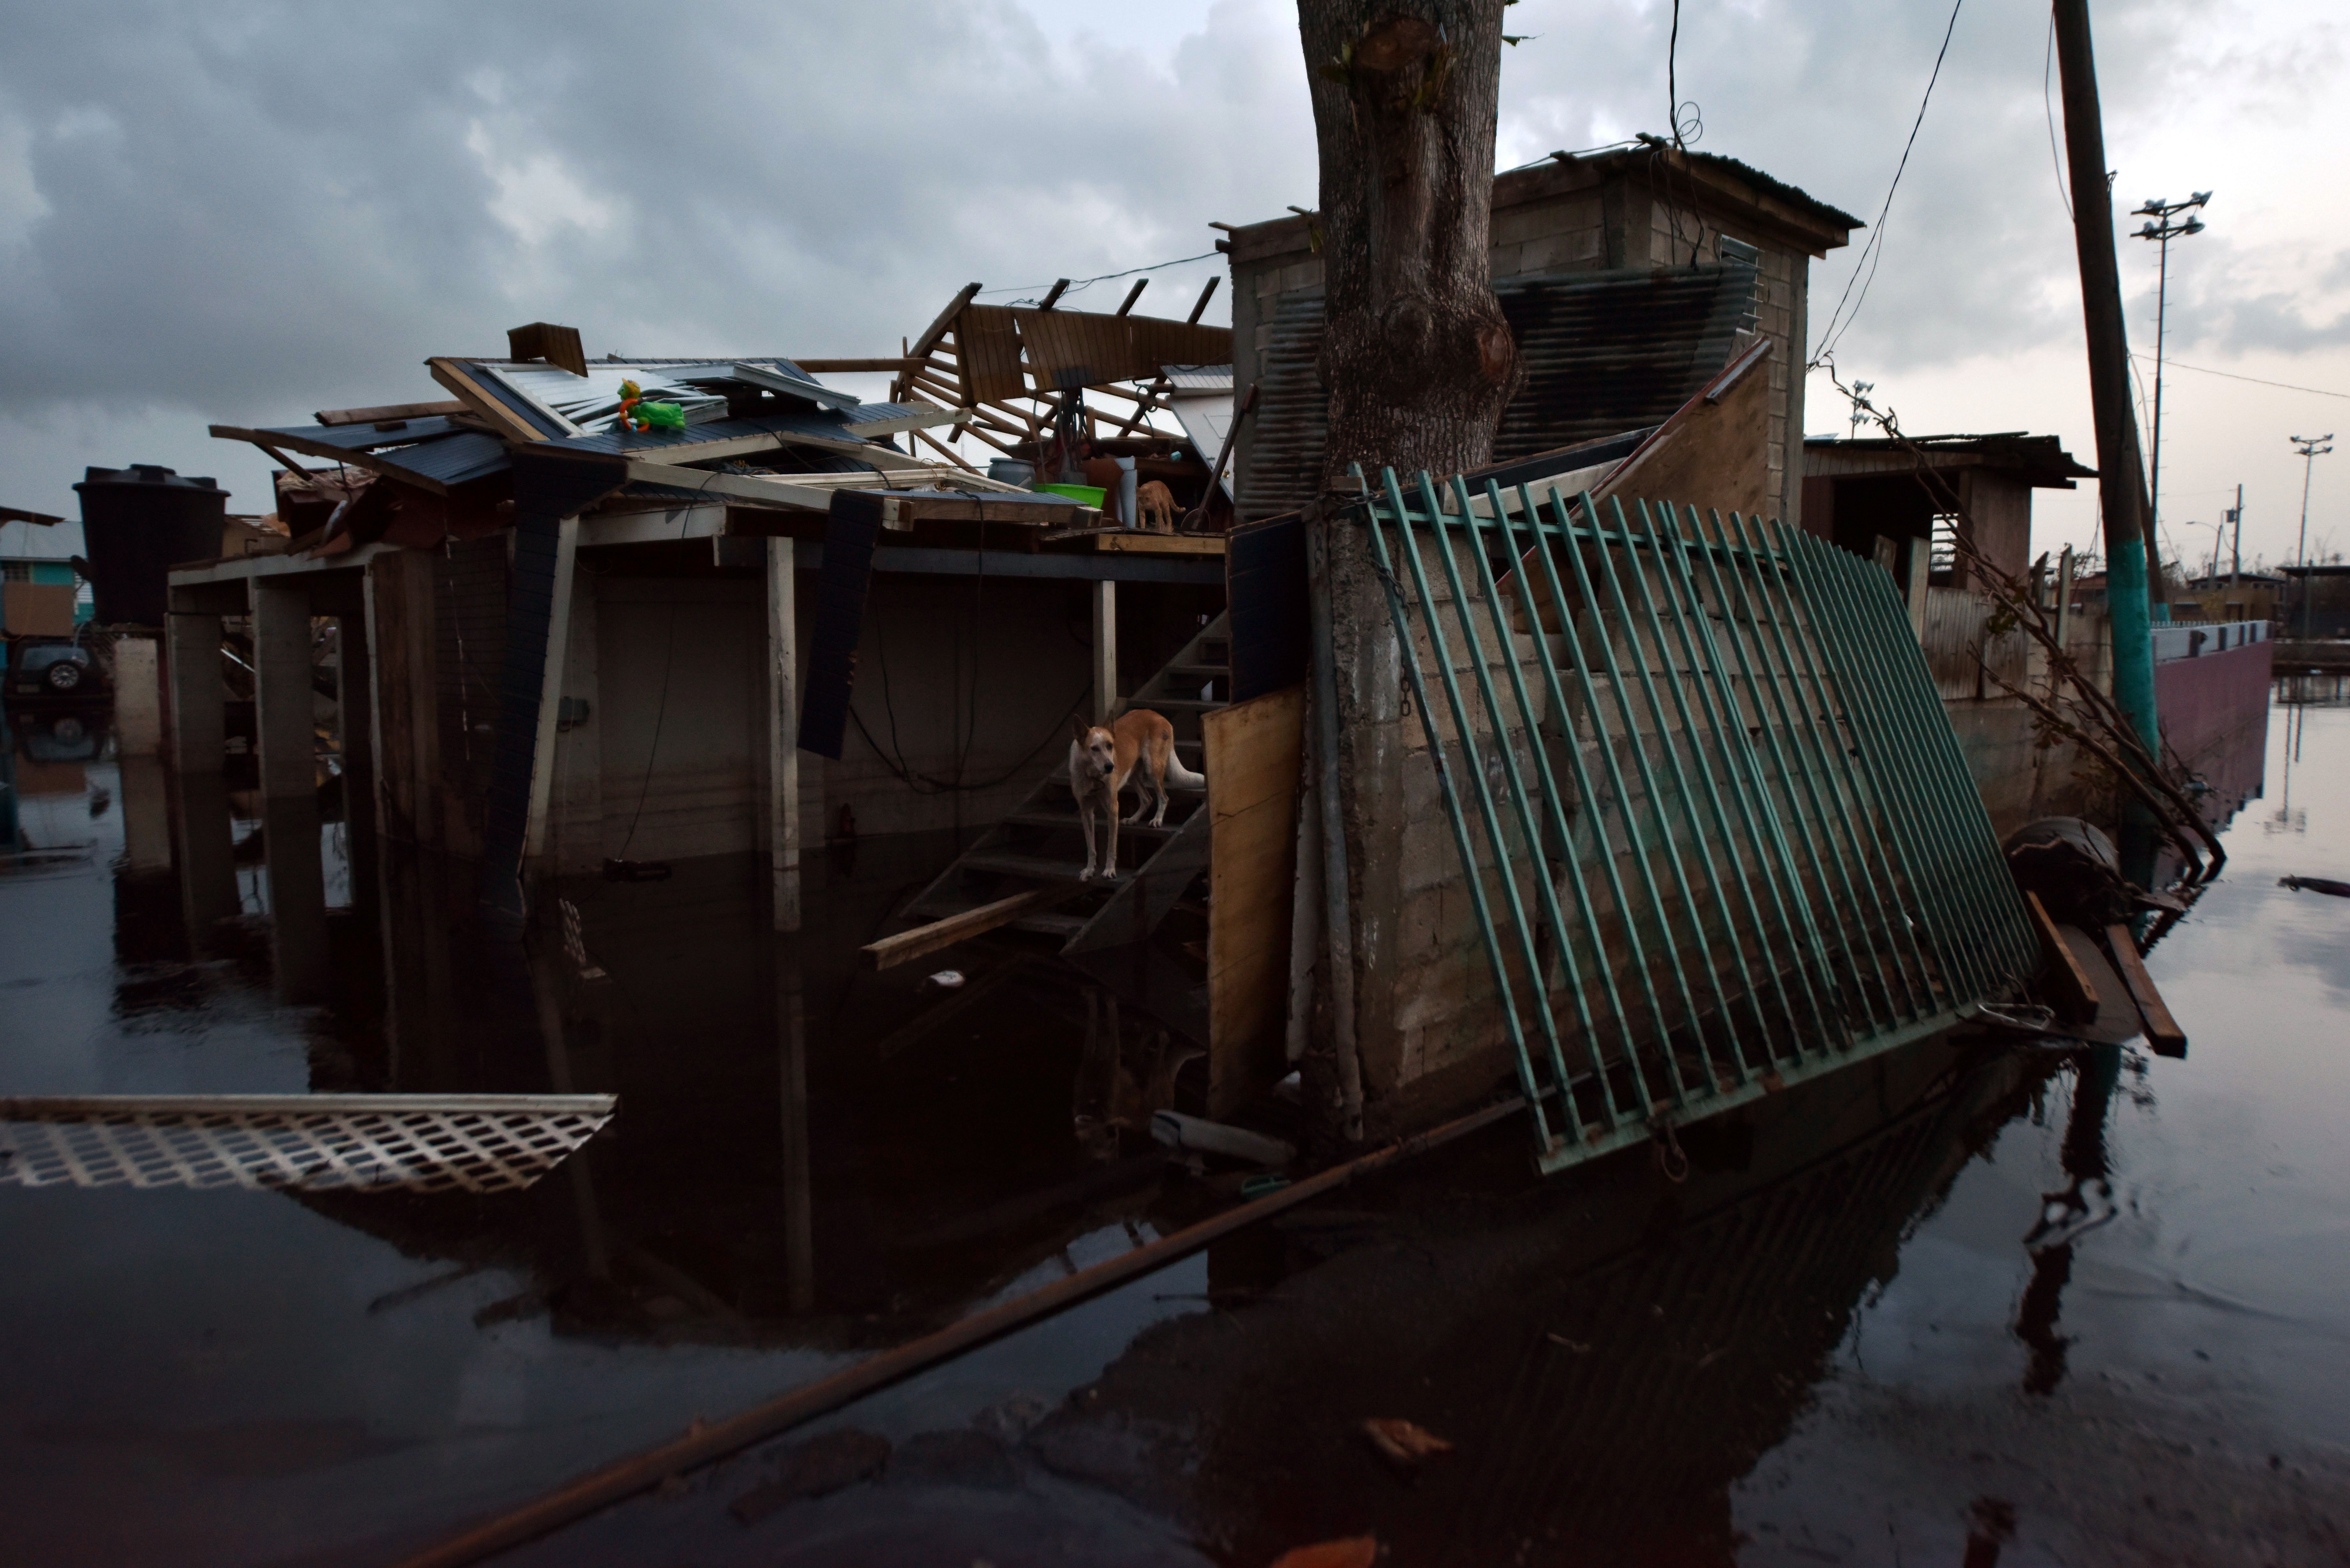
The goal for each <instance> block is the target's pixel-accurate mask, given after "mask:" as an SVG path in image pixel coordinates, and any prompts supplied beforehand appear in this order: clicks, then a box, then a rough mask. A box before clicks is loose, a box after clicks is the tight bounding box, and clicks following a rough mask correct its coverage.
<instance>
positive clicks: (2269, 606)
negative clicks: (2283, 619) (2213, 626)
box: [2170, 572, 2285, 621]
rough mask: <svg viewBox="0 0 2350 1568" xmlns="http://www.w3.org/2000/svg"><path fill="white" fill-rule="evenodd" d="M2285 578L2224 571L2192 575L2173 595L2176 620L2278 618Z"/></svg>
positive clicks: (2173, 617)
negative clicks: (2215, 573)
mask: <svg viewBox="0 0 2350 1568" xmlns="http://www.w3.org/2000/svg"><path fill="white" fill-rule="evenodd" d="M2284 592H2285V579H2284V578H2282V577H2281V576H2276V575H2274V574H2273V573H2267V572H2234V573H2230V572H2221V573H2220V574H2218V575H2217V576H2209V577H2194V578H2190V579H2189V581H2188V583H2187V586H2186V588H2185V590H2184V591H2174V592H2173V593H2172V595H2171V596H2170V618H2171V619H2173V620H2208V621H2233V620H2269V621H2272V620H2275V619H2276V618H2277V617H2278V614H2279V611H2278V608H2277V607H2278V606H2279V605H2281V604H2282V603H2283V601H2284Z"/></svg>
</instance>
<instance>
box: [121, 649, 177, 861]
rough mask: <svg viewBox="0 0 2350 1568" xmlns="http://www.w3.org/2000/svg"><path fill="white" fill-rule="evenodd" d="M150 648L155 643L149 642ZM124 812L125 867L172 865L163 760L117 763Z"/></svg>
mask: <svg viewBox="0 0 2350 1568" xmlns="http://www.w3.org/2000/svg"><path fill="white" fill-rule="evenodd" d="M147 646H149V647H150V648H152V647H153V646H154V645H153V644H152V643H150V644H148V645H147ZM115 773H116V780H115V782H116V783H117V784H118V785H120V790H119V794H120V811H121V813H122V866H123V868H124V869H125V870H128V871H169V870H170V869H171V868H172V785H171V780H170V778H169V777H168V776H167V774H166V772H165V770H164V767H163V759H162V758H161V757H159V756H155V755H153V754H152V753H149V754H146V755H134V754H125V755H123V756H122V757H121V758H120V760H119V761H118V762H117V763H116V766H115Z"/></svg>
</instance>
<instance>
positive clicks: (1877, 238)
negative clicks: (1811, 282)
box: [1811, 0, 1966, 365]
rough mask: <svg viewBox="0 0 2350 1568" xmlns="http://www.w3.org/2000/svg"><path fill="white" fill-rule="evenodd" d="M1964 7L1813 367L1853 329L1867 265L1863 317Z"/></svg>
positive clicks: (1945, 32) (1957, 2)
mask: <svg viewBox="0 0 2350 1568" xmlns="http://www.w3.org/2000/svg"><path fill="white" fill-rule="evenodd" d="M1965 4H1966V0H1953V3H1952V5H1951V6H1950V25H1949V26H1946V27H1944V28H1943V29H1942V47H1941V48H1940V49H1939V50H1938V51H1936V53H1935V55H1934V69H1933V73H1932V74H1931V75H1929V77H1927V78H1926V94H1925V96H1924V97H1923V98H1921V99H1918V118H1917V119H1914V120H1912V121H1910V122H1909V140H1908V141H1906V142H1904V143H1902V146H1901V161H1900V162H1899V163H1898V164H1896V165H1895V166H1894V169H1893V183H1892V184H1890V185H1888V186H1887V187H1886V189H1885V205H1883V206H1882V207H1879V208H1878V209H1877V228H1876V232H1875V233H1873V234H1870V235H1869V236H1868V244H1866V246H1864V247H1863V248H1862V250H1861V253H1860V255H1859V256H1858V257H1857V258H1856V260H1855V261H1854V262H1853V264H1852V276H1850V277H1848V278H1846V279H1845V280H1844V293H1843V294H1842V295H1841V296H1838V297H1837V299H1836V307H1835V311H1834V312H1833V313H1831V314H1830V316H1829V317H1828V325H1827V328H1826V330H1825V331H1824V332H1822V333H1821V334H1820V346H1819V348H1818V349H1817V351H1815V352H1814V354H1813V355H1812V358H1811V363H1812V364H1813V365H1818V364H1819V363H1820V362H1821V360H1822V358H1824V357H1825V356H1826V355H1827V354H1828V352H1829V351H1830V350H1832V349H1833V348H1835V340H1836V337H1838V336H1840V335H1841V334H1842V333H1843V332H1844V331H1845V329H1846V328H1848V327H1851V326H1852V318H1851V317H1846V316H1845V309H1844V306H1845V301H1846V299H1849V298H1851V296H1852V286H1853V284H1854V283H1855V282H1856V281H1858V280H1859V278H1860V269H1861V265H1862V263H1864V262H1865V263H1866V264H1867V266H1868V279H1867V282H1866V283H1862V284H1861V287H1860V298H1859V299H1855V300H1853V302H1852V315H1853V316H1858V315H1859V314H1860V307H1861V305H1862V303H1863V302H1864V301H1866V299H1867V298H1868V286H1869V284H1873V283H1875V282H1876V281H1877V263H1878V262H1879V261H1881V260H1883V259H1884V256H1885V244H1884V242H1885V217H1886V214H1887V213H1890V212H1892V211H1893V192H1896V191H1898V190H1899V189H1901V175H1902V171H1905V170H1907V169H1908V167H1909V151H1910V149H1911V148H1914V147H1916V146H1917V145H1918V127H1919V126H1921V125H1923V124H1925V123H1926V106H1927V105H1928V104H1929V103H1931V102H1933V101H1934V84H1935V83H1936V82H1938V81H1939V80H1941V79H1942V61H1943V60H1944V59H1945V58H1946V57H1948V56H1949V55H1950V36H1951V35H1952V34H1954V33H1956V32H1957V31H1958V28H1959V7H1960V6H1961V5H1965ZM1839 317H1843V326H1842V327H1839V326H1838V325H1837V319H1838V318H1839Z"/></svg>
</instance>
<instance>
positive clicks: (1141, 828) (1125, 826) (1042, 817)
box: [1003, 789, 1182, 838]
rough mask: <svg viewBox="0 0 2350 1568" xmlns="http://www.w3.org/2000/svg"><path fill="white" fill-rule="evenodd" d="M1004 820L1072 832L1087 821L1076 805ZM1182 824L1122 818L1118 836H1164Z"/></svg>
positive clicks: (1017, 815) (1022, 824)
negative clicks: (1077, 811) (1158, 823)
mask: <svg viewBox="0 0 2350 1568" xmlns="http://www.w3.org/2000/svg"><path fill="white" fill-rule="evenodd" d="M1167 793H1168V794H1174V793H1175V792H1174V791H1173V790H1171V789H1170V790H1169V791H1168V792H1167ZM1003 820H1004V821H1005V822H1007V823H1014V824H1016V825H1018V826H1022V827H1066V828H1068V829H1069V830H1071V831H1072V832H1076V831H1079V830H1081V829H1083V827H1084V826H1085V823H1084V822H1083V820H1082V819H1080V818H1079V817H1078V815H1077V814H1076V809H1075V808H1074V807H1072V808H1071V809H1070V810H1068V811H1066V812H1061V811H1015V812H1014V813H1013V814H1012V815H1010V816H1007V817H1005V818H1004V819H1003ZM1180 826H1182V824H1180V823H1170V825H1168V826H1165V827H1153V826H1150V825H1149V823H1147V822H1126V821H1123V820H1121V821H1120V822H1119V824H1118V836H1119V837H1120V838H1129V837H1133V836H1137V835H1151V836H1159V837H1164V836H1167V835H1168V834H1170V833H1172V832H1174V831H1175V830H1176V828H1178V827H1180Z"/></svg>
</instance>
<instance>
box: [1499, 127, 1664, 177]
mask: <svg viewBox="0 0 2350 1568" xmlns="http://www.w3.org/2000/svg"><path fill="white" fill-rule="evenodd" d="M1639 145H1640V139H1639V138H1638V137H1637V136H1627V137H1625V138H1624V139H1623V140H1620V141H1608V142H1603V143H1601V144H1600V145H1599V146H1597V147H1578V148H1576V149H1575V150H1574V151H1571V152H1570V151H1565V149H1561V150H1560V151H1556V152H1545V153H1544V154H1543V155H1542V156H1541V157H1540V158H1537V159H1535V160H1534V161H1533V162H1531V163H1520V164H1515V165H1513V167H1511V168H1508V169H1503V170H1501V171H1498V172H1500V173H1503V174H1517V173H1522V172H1523V171H1526V170H1528V169H1539V168H1541V167H1542V166H1543V165H1544V164H1545V163H1559V162H1564V161H1565V160H1567V159H1569V158H1587V157H1589V156H1590V155H1591V154H1592V153H1594V152H1613V151H1616V150H1617V148H1619V147H1638V146H1639Z"/></svg>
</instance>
